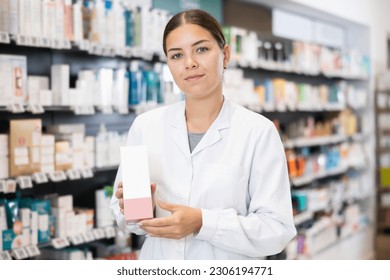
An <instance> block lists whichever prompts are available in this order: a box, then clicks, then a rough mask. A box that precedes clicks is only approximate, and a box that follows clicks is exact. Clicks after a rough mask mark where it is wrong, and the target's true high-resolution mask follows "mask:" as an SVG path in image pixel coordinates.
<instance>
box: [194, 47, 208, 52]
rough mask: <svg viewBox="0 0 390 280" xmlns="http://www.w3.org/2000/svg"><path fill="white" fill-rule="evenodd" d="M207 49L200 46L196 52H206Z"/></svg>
mask: <svg viewBox="0 0 390 280" xmlns="http://www.w3.org/2000/svg"><path fill="white" fill-rule="evenodd" d="M208 50H209V49H208V48H206V47H200V48H197V49H196V52H197V53H204V52H207V51H208Z"/></svg>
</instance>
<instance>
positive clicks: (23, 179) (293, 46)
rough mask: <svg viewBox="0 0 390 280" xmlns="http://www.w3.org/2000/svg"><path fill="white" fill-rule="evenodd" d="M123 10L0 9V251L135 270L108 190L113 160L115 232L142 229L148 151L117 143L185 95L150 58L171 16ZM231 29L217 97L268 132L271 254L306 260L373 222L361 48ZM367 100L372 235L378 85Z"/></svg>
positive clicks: (383, 150)
mask: <svg viewBox="0 0 390 280" xmlns="http://www.w3.org/2000/svg"><path fill="white" fill-rule="evenodd" d="M135 2H136V1H132V0H31V1H27V0H15V1H13V0H12V1H10V0H0V119H2V121H3V123H2V125H1V130H0V233H1V235H0V237H1V242H0V252H2V253H4V254H9V258H12V259H29V258H30V259H75V260H76V259H77V260H80V259H87V260H91V259H100V258H101V259H137V250H138V249H139V247H140V245H142V242H143V239H142V237H139V236H134V235H130V234H129V233H128V232H121V231H119V230H118V229H117V228H116V223H115V222H114V220H113V216H112V213H111V209H110V198H111V196H112V187H111V185H112V184H113V183H114V182H113V181H114V179H115V174H116V172H117V167H118V165H119V164H120V163H121V162H122V167H123V166H124V167H125V169H126V170H129V172H126V173H123V174H124V175H125V176H124V177H123V184H124V194H125V215H126V222H127V223H136V222H138V221H139V220H141V219H145V218H153V208H152V199H151V191H150V182H149V176H148V172H149V170H148V163H147V161H148V158H147V153H146V151H143V150H142V151H138V152H137V153H136V152H134V151H133V152H134V153H131V152H130V151H129V148H128V147H127V148H125V146H126V138H127V131H128V128H129V127H130V125H131V123H132V121H133V120H134V118H135V116H136V115H138V114H141V113H143V112H144V111H147V110H150V109H154V108H156V107H160V106H161V107H162V106H165V105H167V104H171V103H174V102H177V101H179V100H182V99H183V98H184V97H183V94H182V93H181V92H180V90H179V89H178V87H177V86H176V84H175V83H174V81H173V78H172V76H171V74H170V72H169V69H168V66H167V63H166V58H165V55H164V54H163V51H162V44H161V43H162V41H163V38H162V36H163V30H164V27H165V25H166V23H167V21H168V20H169V18H170V12H168V11H166V10H162V9H155V8H151V7H150V6H148V5H147V4H142V6H138V5H141V4H140V3H141V2H142V1H137V4H135ZM145 2H154V1H145ZM181 2H183V1H181ZM184 2H185V1H184ZM200 2H202V1H200ZM206 2H207V1H206ZM227 2H229V1H227ZM241 4H243V5H244V3H241ZM150 5H152V6H153V4H150ZM180 5H182V4H180ZM202 5H203V4H202ZM224 5H225V3H223V4H222V7H223V6H224ZM226 5H227V4H226ZM256 5H259V4H256ZM256 5H255V6H256ZM222 9H223V8H222ZM224 17H225V15H224ZM240 17H242V15H240V16H237V15H235V18H240ZM227 19H228V17H227V16H226V19H224V20H227ZM341 22H342V21H341ZM238 23H239V21H237V22H236V23H231V22H226V23H224V25H223V33H224V35H225V37H226V41H227V43H228V44H229V45H230V47H231V60H230V63H229V65H228V67H227V69H226V71H224V74H223V75H224V83H223V93H224V96H225V98H227V99H229V100H231V101H232V102H235V103H238V104H240V105H243V106H244V107H246V108H248V109H250V110H253V111H255V112H258V113H261V114H263V115H264V116H265V117H267V118H269V119H271V120H273V122H274V124H275V126H276V127H277V129H278V131H279V134H280V137H281V139H282V141H283V144H284V148H285V152H286V158H287V162H286V165H287V167H288V172H289V177H290V183H291V193H292V202H293V212H294V221H295V225H296V228H297V231H298V235H297V237H296V238H295V239H294V240H292V241H291V243H290V244H289V245H288V247H287V248H285V250H284V252H282V254H281V255H283V254H285V255H286V256H287V259H306V258H313V259H316V258H317V256H319V255H321V254H322V253H323V252H327V250H328V249H330V250H333V249H334V248H336V249H335V250H337V246H338V244H339V243H340V244H341V243H342V242H343V240H346V239H347V238H349V237H353V236H354V235H356V234H357V233H359V232H362V231H364V229H366V228H370V227H372V226H373V223H374V221H373V220H372V215H371V213H370V211H371V210H372V209H373V206H372V205H371V204H370V203H371V202H370V201H371V198H372V196H373V194H374V190H373V186H372V181H373V180H372V176H371V174H370V173H369V169H370V168H371V165H372V164H371V163H372V158H371V156H370V155H371V148H372V147H371V144H370V143H371V142H373V141H371V140H372V138H371V137H372V135H368V134H370V133H369V132H368V133H367V131H369V129H368V128H369V127H370V125H371V123H370V121H369V115H370V113H369V112H368V111H369V110H370V108H369V107H368V105H369V104H370V90H369V81H368V78H369V77H370V75H372V71H371V69H370V64H371V61H370V58H369V57H368V55H367V53H366V51H367V49H368V47H367V48H366V47H361V46H360V43H359V44H355V43H356V39H353V38H352V36H353V35H355V34H359V32H358V31H354V32H352V33H351V34H352V35H351V34H349V33H348V32H349V29H346V30H345V32H346V35H345V36H346V38H347V37H348V45H345V46H344V47H334V46H331V45H328V44H323V45H322V43H318V41H317V43H314V41H308V42H305V41H301V40H292V39H286V38H280V37H276V36H274V35H273V34H271V33H269V34H268V33H267V34H264V33H263V32H259V31H255V30H250V29H249V27H248V28H247V27H245V28H244V27H241V26H239V24H238ZM270 25H271V23H270ZM243 26H244V25H243ZM359 28H360V27H359ZM357 30H358V27H357ZM4 36H5V37H9V39H10V42H11V43H10V44H9V43H7V42H5V41H4V40H3V39H2V38H3V37H4ZM346 38H344V39H346ZM345 41H346V40H345ZM355 45H358V46H357V47H355ZM362 45H364V46H366V44H365V43H362ZM26 46H27V47H26ZM352 46H353V48H352ZM367 46H368V44H367ZM67 49H70V51H69V50H67ZM65 50H67V51H65ZM377 88H378V92H377V94H376V96H377V102H376V105H377V112H380V114H379V113H378V118H377V123H376V126H377V134H376V137H377V140H378V142H377V147H379V149H380V152H379V153H378V154H377V158H378V160H379V162H378V163H377V166H378V167H379V169H380V171H379V172H380V173H379V176H378V178H379V179H380V183H381V186H382V188H381V189H380V194H378V199H377V202H378V201H380V203H381V205H382V207H381V209H378V221H380V223H379V225H378V229H380V230H382V231H384V230H386V229H388V228H389V224H390V215H389V213H390V210H389V209H390V196H387V197H386V194H388V192H387V190H388V189H390V188H389V186H390V179H389V178H390V175H389V174H390V153H389V152H388V150H389V149H390V136H389V135H388V134H389V133H388V130H390V126H389V124H390V121H389V120H390V113H389V112H388V109H389V108H390V97H389V96H390V95H389V94H388V91H389V88H390V75H389V73H384V74H382V75H381V76H380V78H379V79H378V81H377ZM16 113H22V114H20V115H18V114H16ZM3 124H4V125H3ZM371 134H372V133H371ZM379 136H380V137H379ZM120 147H122V149H120ZM134 185H137V188H132V187H131V186H134ZM129 186H130V187H129ZM135 202H136V203H135ZM137 203H138V204H137ZM370 242H371V241H370ZM332 248H333V249H332Z"/></svg>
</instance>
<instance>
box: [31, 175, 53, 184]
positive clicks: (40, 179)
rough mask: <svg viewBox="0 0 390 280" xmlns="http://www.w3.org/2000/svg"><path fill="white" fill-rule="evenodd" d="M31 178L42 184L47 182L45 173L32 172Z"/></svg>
mask: <svg viewBox="0 0 390 280" xmlns="http://www.w3.org/2000/svg"><path fill="white" fill-rule="evenodd" d="M32 179H33V181H34V182H35V183H36V184H43V183H47V182H49V179H48V178H47V175H46V174H45V173H34V174H33V175H32Z"/></svg>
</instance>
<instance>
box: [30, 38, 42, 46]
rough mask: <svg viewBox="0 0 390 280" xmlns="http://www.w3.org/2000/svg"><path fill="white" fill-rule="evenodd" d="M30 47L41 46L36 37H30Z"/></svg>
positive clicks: (39, 40)
mask: <svg viewBox="0 0 390 280" xmlns="http://www.w3.org/2000/svg"><path fill="white" fill-rule="evenodd" d="M30 45H31V46H33V47H40V46H41V39H40V38H38V37H31V38H30Z"/></svg>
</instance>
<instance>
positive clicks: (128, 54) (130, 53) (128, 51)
mask: <svg viewBox="0 0 390 280" xmlns="http://www.w3.org/2000/svg"><path fill="white" fill-rule="evenodd" d="M132 56H133V50H132V49H131V48H129V47H126V48H125V53H124V57H129V58H130V57H132Z"/></svg>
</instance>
